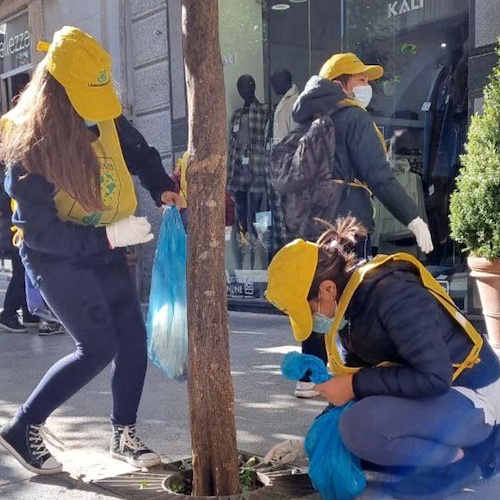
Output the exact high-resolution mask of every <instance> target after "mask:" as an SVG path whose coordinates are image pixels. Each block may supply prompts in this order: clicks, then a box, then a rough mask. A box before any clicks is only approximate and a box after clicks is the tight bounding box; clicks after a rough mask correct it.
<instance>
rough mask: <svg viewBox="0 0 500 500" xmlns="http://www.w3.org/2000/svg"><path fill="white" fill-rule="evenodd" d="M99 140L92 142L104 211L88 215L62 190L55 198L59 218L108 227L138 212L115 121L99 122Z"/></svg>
mask: <svg viewBox="0 0 500 500" xmlns="http://www.w3.org/2000/svg"><path fill="white" fill-rule="evenodd" d="M98 127H99V132H100V135H99V138H98V139H97V140H96V141H94V142H93V143H92V146H93V148H94V152H95V153H96V156H97V159H98V160H99V164H100V166H101V179H100V180H101V196H102V201H103V203H104V206H105V207H106V210H105V211H104V212H93V213H88V212H87V211H85V210H84V209H83V207H82V206H81V205H80V203H78V201H76V200H75V199H74V198H72V197H71V196H70V195H69V194H68V193H66V192H64V191H62V190H61V191H58V192H57V193H56V195H55V196H54V202H55V205H56V209H57V214H58V216H59V218H60V219H62V220H65V221H70V222H74V223H76V224H83V225H86V226H107V225H110V224H112V223H113V222H116V221H119V220H121V219H125V218H127V217H129V216H130V215H133V214H134V213H135V211H136V209H137V197H136V194H135V188H134V181H133V180H132V176H131V175H130V172H129V170H128V168H127V164H126V163H125V159H124V158H123V153H122V148H121V145H120V139H119V137H118V132H117V130H116V125H115V122H114V120H110V121H106V122H100V123H99V124H98Z"/></svg>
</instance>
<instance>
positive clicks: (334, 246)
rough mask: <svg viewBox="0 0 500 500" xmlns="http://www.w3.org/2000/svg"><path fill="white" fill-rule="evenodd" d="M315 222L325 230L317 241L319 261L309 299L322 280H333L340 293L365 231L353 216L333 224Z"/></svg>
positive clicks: (352, 265)
mask: <svg viewBox="0 0 500 500" xmlns="http://www.w3.org/2000/svg"><path fill="white" fill-rule="evenodd" d="M318 222H319V223H320V224H323V225H324V226H325V227H326V231H325V232H324V233H323V234H322V235H321V236H320V238H319V239H318V246H319V261H318V267H317V268H316V275H315V276H314V280H313V283H312V286H311V290H310V292H309V297H308V298H309V300H310V299H313V298H315V297H317V296H318V293H319V287H320V285H321V283H323V281H325V280H331V281H333V282H334V283H335V284H336V285H337V288H338V289H339V292H340V293H342V292H343V291H344V288H345V286H346V285H347V282H348V280H349V271H350V269H352V268H353V267H354V264H355V262H356V259H357V256H356V254H355V253H354V248H355V246H356V244H357V243H358V241H360V240H361V239H362V238H364V237H365V236H366V235H367V231H366V229H365V228H364V227H363V226H362V225H361V224H360V223H359V222H358V221H357V220H356V219H355V218H354V217H346V218H341V219H337V220H336V221H335V224H331V223H330V222H326V221H323V220H318Z"/></svg>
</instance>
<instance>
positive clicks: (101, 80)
mask: <svg viewBox="0 0 500 500" xmlns="http://www.w3.org/2000/svg"><path fill="white" fill-rule="evenodd" d="M107 80H108V73H107V72H106V70H104V71H101V72H100V73H99V76H98V77H97V81H98V82H99V83H106V82H107Z"/></svg>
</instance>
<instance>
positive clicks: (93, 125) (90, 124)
mask: <svg viewBox="0 0 500 500" xmlns="http://www.w3.org/2000/svg"><path fill="white" fill-rule="evenodd" d="M84 122H85V126H86V127H87V128H92V127H95V126H96V125H97V122H91V121H89V120H84Z"/></svg>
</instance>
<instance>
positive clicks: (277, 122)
mask: <svg viewBox="0 0 500 500" xmlns="http://www.w3.org/2000/svg"><path fill="white" fill-rule="evenodd" d="M298 98H299V91H298V89H297V86H296V85H295V84H294V85H292V87H291V88H290V89H289V90H288V92H287V93H286V94H285V95H284V96H283V98H282V99H281V101H280V102H279V103H278V105H277V106H276V110H275V111H274V134H273V145H275V144H278V143H279V142H281V141H282V140H283V139H284V137H285V136H287V135H288V134H289V133H290V132H291V131H292V130H293V129H294V128H295V127H296V126H297V125H298V124H297V123H296V122H295V121H294V120H293V118H292V110H293V105H294V104H295V102H296V101H297V99H298Z"/></svg>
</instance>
